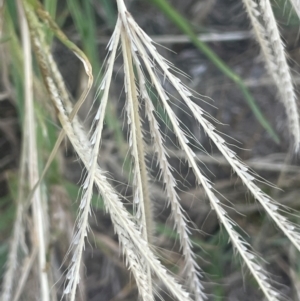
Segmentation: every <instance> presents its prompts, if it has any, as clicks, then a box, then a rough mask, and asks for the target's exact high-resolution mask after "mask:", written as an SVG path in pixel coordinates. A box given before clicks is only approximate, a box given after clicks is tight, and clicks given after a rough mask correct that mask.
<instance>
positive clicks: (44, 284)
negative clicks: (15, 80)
mask: <svg viewBox="0 0 300 301" xmlns="http://www.w3.org/2000/svg"><path fill="white" fill-rule="evenodd" d="M19 4H20V5H19V13H20V22H21V33H22V44H23V52H24V91H25V93H24V99H25V115H27V116H28V119H27V121H28V124H27V126H28V148H29V150H28V162H27V164H28V181H29V187H30V188H31V189H32V188H33V187H34V185H35V184H36V183H37V182H38V180H39V172H38V156H37V143H36V122H35V117H34V104H33V82H32V79H33V74H32V56H31V42H30V33H29V28H28V24H27V20H26V17H25V13H24V10H23V6H22V4H21V3H20V2H19ZM32 209H33V210H32V212H33V224H34V231H33V233H32V235H33V237H32V243H33V245H37V247H38V276H39V283H40V298H41V299H42V300H45V301H48V300H50V289H49V280H48V275H47V269H46V264H47V261H46V253H47V252H46V249H47V232H48V231H47V227H48V222H47V213H46V204H45V203H44V202H43V197H42V194H41V191H40V188H39V187H38V188H37V190H36V191H35V193H34V195H33V197H32Z"/></svg>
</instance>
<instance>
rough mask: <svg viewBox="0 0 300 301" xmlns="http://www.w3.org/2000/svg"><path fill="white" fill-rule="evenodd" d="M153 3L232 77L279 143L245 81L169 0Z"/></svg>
mask: <svg viewBox="0 0 300 301" xmlns="http://www.w3.org/2000/svg"><path fill="white" fill-rule="evenodd" d="M150 2H152V3H153V4H155V5H156V6H157V7H159V9H160V10H161V11H162V12H163V13H164V14H165V15H166V16H167V17H168V18H169V19H170V20H171V21H172V22H173V23H174V24H175V25H176V26H177V27H178V28H179V29H180V30H181V31H182V32H183V33H185V34H186V35H187V36H188V37H189V38H190V40H191V42H192V43H193V44H194V45H195V46H196V47H197V48H198V49H199V50H200V51H201V52H202V53H203V54H204V55H205V56H206V57H207V58H208V59H209V60H210V61H211V62H212V63H213V64H214V65H215V66H216V67H217V68H218V69H219V70H220V71H222V72H223V73H224V75H226V76H227V77H228V78H230V79H231V80H232V81H233V82H234V83H235V84H237V85H238V87H239V88H240V90H241V92H242V93H243V95H244V98H245V100H246V102H247V104H248V106H249V107H250V108H251V110H252V112H253V114H254V115H255V117H256V119H257V120H258V121H259V123H260V124H261V125H262V127H263V128H264V129H265V130H266V131H267V132H268V133H269V135H270V136H271V137H272V139H273V140H274V141H275V142H276V143H279V141H280V139H279V137H278V135H277V134H276V132H275V131H274V130H273V128H272V126H271V125H270V123H269V122H268V120H267V119H266V118H265V117H264V115H263V114H262V112H261V110H260V109H259V107H258V106H257V104H256V101H255V99H254V98H253V97H252V95H251V94H250V92H249V90H248V89H247V87H246V85H245V83H244V81H243V80H242V79H241V78H240V77H239V76H238V75H237V74H236V73H235V72H233V71H232V70H231V69H230V68H229V66H227V64H226V63H225V62H223V61H222V60H221V59H220V58H219V57H218V56H217V55H216V54H215V52H214V51H213V50H212V49H211V48H210V47H209V46H208V45H207V44H206V43H204V42H202V41H200V40H199V39H198V37H197V35H196V33H195V32H194V31H193V30H192V28H191V25H190V24H189V22H188V21H187V20H186V19H185V18H184V17H183V16H181V15H180V13H179V12H177V11H176V10H175V9H174V8H173V7H172V6H171V5H170V4H169V3H168V1H167V0H150Z"/></svg>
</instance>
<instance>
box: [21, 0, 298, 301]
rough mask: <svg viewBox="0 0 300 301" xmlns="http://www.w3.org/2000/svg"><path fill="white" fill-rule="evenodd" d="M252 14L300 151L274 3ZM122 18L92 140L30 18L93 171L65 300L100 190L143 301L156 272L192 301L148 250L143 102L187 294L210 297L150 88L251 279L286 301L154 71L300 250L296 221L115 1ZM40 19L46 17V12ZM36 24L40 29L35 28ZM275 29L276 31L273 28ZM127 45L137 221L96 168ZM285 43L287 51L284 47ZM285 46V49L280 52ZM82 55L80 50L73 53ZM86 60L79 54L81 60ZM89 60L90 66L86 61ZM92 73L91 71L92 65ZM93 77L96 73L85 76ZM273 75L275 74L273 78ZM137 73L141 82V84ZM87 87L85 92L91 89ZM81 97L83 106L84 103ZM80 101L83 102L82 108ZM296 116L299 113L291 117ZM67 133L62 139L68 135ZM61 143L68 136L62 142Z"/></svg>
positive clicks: (62, 109)
mask: <svg viewBox="0 0 300 301" xmlns="http://www.w3.org/2000/svg"><path fill="white" fill-rule="evenodd" d="M244 3H245V5H246V7H247V10H248V13H249V16H250V18H251V20H252V23H253V24H254V25H253V26H254V29H255V32H256V35H257V37H258V40H260V39H261V40H264V39H266V37H268V40H267V41H264V42H263V43H262V51H263V53H264V55H265V56H266V58H267V65H268V68H269V69H270V70H269V71H272V72H273V73H276V72H277V71H278V72H279V70H278V69H280V73H279V75H276V74H275V75H274V80H275V82H276V83H278V82H279V77H281V78H283V80H284V82H285V84H286V87H284V88H283V89H282V90H280V94H281V96H282V97H283V98H284V99H285V100H284V101H283V102H284V104H285V106H286V110H287V112H288V113H289V112H290V111H292V112H291V114H288V115H289V118H290V120H289V121H290V128H291V131H292V133H293V135H294V139H295V143H296V146H298V144H299V139H300V137H299V129H298V126H299V124H298V123H299V120H298V113H297V110H295V95H294V92H293V86H292V83H291V78H290V74H289V70H288V67H287V63H286V59H285V56H284V50H283V47H282V44H281V42H280V37H279V33H278V29H277V25H276V23H275V25H274V24H273V23H272V22H273V21H274V20H273V19H274V18H273V15H272V11H270V8H271V7H270V5H269V1H268V0H261V2H260V5H259V7H258V6H257V4H255V2H254V1H248V0H247V1H246V0H244ZM117 5H118V11H119V16H118V20H117V23H116V27H115V30H114V32H113V35H112V38H111V40H110V42H109V44H108V53H109V54H108V58H107V64H106V70H105V74H104V77H103V80H102V82H101V84H100V87H99V89H98V91H97V95H96V97H98V96H100V99H101V104H100V106H99V108H98V110H97V112H96V115H95V118H94V120H93V123H92V127H91V131H90V133H89V134H87V133H86V132H85V131H84V129H83V127H82V126H81V124H80V121H79V120H78V118H77V116H76V112H77V111H78V108H79V106H80V105H79V104H78V105H76V106H75V108H73V106H72V103H71V102H70V100H69V98H68V93H67V92H66V88H65V86H64V84H63V81H62V80H61V75H60V74H59V71H58V68H57V66H56V64H55V62H54V60H53V58H52V56H51V54H50V51H49V49H48V47H46V46H45V43H44V41H43V37H42V36H41V34H40V31H39V30H38V28H37V27H38V26H36V23H37V21H32V20H34V18H35V17H34V16H31V17H30V16H29V15H30V13H31V12H30V10H28V12H27V14H28V16H29V19H30V18H31V21H30V22H31V23H30V25H31V32H32V42H33V45H34V47H35V52H36V56H37V60H38V62H39V65H40V68H41V70H42V73H43V77H44V81H45V85H46V87H47V89H48V92H49V94H50V97H51V100H52V102H53V104H54V106H55V108H56V110H57V115H58V118H59V120H60V123H61V124H62V127H63V131H64V133H65V134H66V135H67V137H68V138H69V139H70V141H71V143H72V145H73V147H74V149H75V151H76V153H77V154H78V156H79V158H80V159H81V161H82V162H83V164H84V165H85V167H86V169H87V173H86V178H85V180H84V182H83V187H82V196H81V201H80V205H79V215H78V218H77V221H76V226H75V231H74V232H75V233H74V237H73V240H72V245H71V247H70V250H69V254H71V253H72V262H71V264H70V266H69V268H68V272H67V283H66V287H65V290H64V295H67V296H68V297H70V300H71V301H74V300H75V295H76V291H77V286H78V283H79V281H80V277H79V270H80V265H81V262H82V254H83V251H84V248H85V239H86V236H87V234H88V232H89V230H90V228H89V224H88V218H89V215H90V213H91V206H90V205H91V204H90V203H91V198H92V194H93V187H94V186H96V187H97V189H98V190H99V193H100V194H101V196H102V197H103V200H104V204H105V208H106V210H107V212H108V213H109V214H110V217H111V220H112V223H113V225H114V229H115V231H116V233H117V234H118V237H119V243H120V245H121V247H122V250H123V253H124V255H125V257H126V263H127V265H128V267H129V269H130V270H131V271H132V273H133V275H134V277H135V279H136V283H137V286H138V290H139V293H140V296H141V297H142V298H143V300H145V301H153V300H154V293H157V290H154V289H153V288H152V274H153V275H156V276H157V278H158V279H159V280H160V281H161V282H162V283H163V284H164V285H165V287H166V288H167V289H168V290H169V291H170V293H171V294H172V296H173V297H174V299H177V300H180V301H191V300H192V299H191V298H190V296H189V294H188V293H187V292H186V291H185V290H184V289H183V288H182V286H181V285H179V284H178V283H177V282H176V281H175V280H174V278H173V277H171V276H170V275H169V274H168V273H167V271H166V269H165V268H164V267H163V266H162V265H161V263H160V262H159V261H158V260H157V258H156V257H155V255H154V254H153V252H152V251H151V249H150V247H149V234H150V231H151V223H152V216H151V205H150V196H149V192H148V186H147V185H148V183H147V169H146V162H145V157H144V149H143V144H144V142H143V135H142V127H141V125H142V124H141V121H140V118H141V117H140V115H139V101H140V102H143V103H144V104H145V110H146V116H147V118H148V121H149V125H150V131H151V135H152V139H153V143H154V146H155V151H156V153H157V161H158V164H159V168H160V174H161V177H162V179H163V182H164V188H165V191H166V194H167V197H168V202H169V204H170V206H171V209H172V215H173V218H174V222H175V229H176V231H177V232H178V234H179V238H180V243H181V247H182V252H183V255H184V259H185V272H186V274H187V279H188V286H189V291H190V293H191V294H192V295H193V299H194V300H196V301H202V300H204V299H206V296H205V294H204V293H203V287H202V284H201V282H200V279H199V278H200V277H201V273H200V272H201V270H200V268H199V267H198V265H197V263H196V260H195V255H194V253H193V251H192V244H191V241H190V239H189V234H190V233H189V229H188V224H187V218H186V217H185V212H184V210H183V209H182V207H181V206H180V203H179V197H178V194H177V192H176V189H175V187H176V181H175V178H174V176H173V174H172V168H171V166H170V164H169V162H168V154H167V151H166V148H165V145H164V140H163V137H162V135H161V133H160V128H159V124H158V122H157V120H156V117H155V114H154V111H155V110H154V107H153V104H152V102H151V100H150V96H149V94H148V90H147V86H146V85H147V84H148V80H147V77H146V74H147V76H148V77H149V79H150V81H149V84H150V85H151V86H152V87H153V88H154V89H155V90H156V92H157V94H158V98H159V101H160V103H161V105H162V106H163V108H164V110H165V112H166V113H167V115H168V118H169V120H170V124H171V127H172V130H173V132H174V134H175V136H176V138H177V141H178V145H179V147H180V148H181V149H182V150H183V152H184V153H185V155H186V160H187V163H188V165H189V167H190V168H191V170H192V171H193V173H194V174H195V177H196V181H197V184H198V185H199V186H200V185H201V186H202V187H203V189H204V190H205V192H206V194H207V196H208V198H209V201H210V204H211V208H212V209H213V210H214V211H215V213H216V215H217V217H218V219H219V221H220V223H221V224H222V225H223V226H224V228H225V229H226V231H227V232H228V235H229V237H230V241H231V243H232V245H233V247H234V249H235V250H236V252H237V253H238V254H239V255H240V257H241V258H242V261H243V262H244V263H245V264H246V266H247V267H248V269H249V270H250V272H251V274H252V275H253V277H254V278H255V279H256V281H257V283H258V284H259V286H260V288H261V290H262V292H263V293H264V295H265V296H266V298H267V299H268V300H269V301H277V300H280V295H279V293H278V292H277V291H276V290H275V289H274V288H273V287H272V286H271V285H270V281H269V277H268V274H267V272H266V271H265V270H264V269H263V267H261V266H260V258H259V257H258V256H257V255H255V253H254V252H253V251H252V249H251V247H250V245H249V244H248V243H247V242H246V241H245V240H244V239H243V238H242V236H241V235H240V234H239V233H238V232H237V231H236V229H237V225H236V224H235V222H234V221H232V220H231V219H230V217H229V216H228V214H227V212H226V211H225V209H224V207H225V206H223V204H222V203H221V201H220V199H219V198H218V197H217V196H216V193H215V190H214V188H213V185H212V183H211V182H210V180H209V179H208V178H206V176H205V175H204V174H203V173H202V171H201V168H200V167H199V166H198V164H197V162H196V158H195V154H194V152H193V150H192V148H191V146H190V143H189V139H190V137H189V136H188V135H187V134H186V132H185V131H184V130H183V127H182V125H181V123H180V121H179V120H178V117H177V116H176V115H175V113H174V111H173V110H172V108H171V105H170V98H169V96H168V94H167V92H166V91H165V90H164V88H163V83H162V80H161V79H160V78H159V77H158V76H157V73H156V68H157V69H159V71H160V72H162V74H163V76H164V79H163V80H164V81H165V80H167V81H168V82H169V83H170V84H171V85H172V86H173V87H174V88H175V89H176V91H177V92H178V94H179V95H180V97H181V99H182V101H183V103H184V104H185V105H186V106H187V107H188V108H189V110H190V111H191V112H192V115H193V117H194V118H195V120H196V121H197V122H198V123H199V124H200V125H201V127H202V128H203V129H204V131H205V133H206V134H207V135H208V136H209V138H210V139H211V141H212V142H213V143H214V144H215V145H216V147H217V148H218V149H219V151H220V152H221V153H222V154H223V156H224V157H225V158H226V160H227V161H228V162H229V164H230V165H231V167H232V169H233V170H234V171H235V172H236V174H237V175H238V176H239V178H240V179H241V180H242V182H243V183H244V184H245V185H246V186H247V188H248V189H249V190H250V192H251V193H252V194H253V196H254V197H255V198H256V200H257V201H259V202H260V204H261V205H262V206H263V208H264V210H265V211H266V212H267V214H268V215H269V216H270V217H271V218H272V220H273V221H274V222H275V224H276V225H277V226H278V227H279V228H280V229H281V230H282V231H283V232H284V233H285V235H286V236H287V237H288V238H289V240H290V241H291V242H292V243H293V244H294V245H295V246H296V248H297V249H298V250H299V251H300V232H299V227H297V226H296V225H293V224H292V223H290V222H289V221H288V220H287V219H286V218H285V217H283V216H282V215H281V214H280V213H281V212H285V210H284V208H283V207H281V206H280V205H279V204H278V203H277V202H275V201H274V200H272V199H271V198H270V197H268V196H267V195H266V194H264V193H263V192H262V191H261V190H260V188H259V187H258V186H257V185H256V184H255V182H254V181H255V175H254V173H252V172H251V171H249V169H248V167H247V166H246V165H244V164H243V163H242V162H241V161H240V160H239V159H238V158H237V156H236V154H235V153H234V152H233V151H232V150H230V149H229V147H228V146H227V144H226V142H225V140H224V139H223V138H222V137H221V136H220V135H219V134H218V132H217V131H216V129H215V127H214V125H213V124H212V123H211V121H210V120H211V119H212V118H211V116H209V115H208V114H207V113H205V112H204V111H203V110H202V109H201V108H200V107H199V106H198V105H197V104H196V103H194V102H193V101H192V99H191V98H192V96H193V95H192V93H191V92H190V91H189V89H188V88H187V87H186V86H185V85H184V84H183V83H182V82H181V81H180V79H178V78H177V77H176V76H175V75H174V73H172V72H171V70H172V65H171V64H170V63H169V62H167V61H166V60H165V59H164V58H163V57H162V56H161V55H160V54H159V53H158V51H157V50H156V48H155V46H154V44H153V42H152V40H151V39H150V38H149V37H148V36H147V34H146V33H145V32H144V31H143V30H142V29H141V28H140V27H139V26H138V25H137V24H136V22H135V21H134V19H133V18H132V16H131V15H130V14H129V12H128V11H127V9H126V7H125V4H124V2H123V0H117ZM40 13H41V12H40ZM262 21H263V22H264V23H268V22H269V23H270V24H271V23H272V24H273V25H272V24H271V25H270V26H271V27H265V25H266V24H262ZM35 22H36V23H35ZM272 26H275V27H276V29H274V28H272ZM119 45H121V51H122V53H123V60H124V74H125V79H124V86H125V92H126V110H127V118H128V126H129V132H130V135H129V145H130V149H131V154H132V158H133V188H134V198H133V203H134V205H136V214H135V216H132V215H130V214H129V212H128V211H127V210H126V209H125V208H124V206H123V204H122V202H121V200H120V198H119V196H118V194H117V192H116V191H115V190H114V188H113V187H112V186H111V185H110V183H109V181H108V179H107V177H106V175H105V173H104V172H103V171H102V170H101V169H100V167H99V165H98V154H99V150H100V145H101V137H102V130H103V123H104V116H105V111H106V105H107V102H108V99H109V89H110V85H111V79H112V74H113V66H114V61H115V59H116V56H117V51H118V46H119ZM280 45H281V46H280ZM279 46H280V47H281V48H280V49H279ZM75 53H76V51H75ZM79 57H80V55H79ZM83 62H85V61H84V60H83ZM86 70H89V66H86ZM87 72H90V70H89V71H87ZM272 72H271V74H272ZM136 75H137V78H136ZM88 90H89V89H87V91H88ZM84 98H85V97H83V98H82V99H81V101H80V102H82V101H83V100H84ZM80 102H79V103H80ZM292 113H293V114H292ZM63 135H64V134H61V136H60V137H63ZM61 139H62V138H61Z"/></svg>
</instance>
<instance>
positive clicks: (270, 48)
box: [243, 0, 300, 151]
mask: <svg viewBox="0 0 300 301" xmlns="http://www.w3.org/2000/svg"><path fill="white" fill-rule="evenodd" d="M243 2H244V5H245V8H246V11H247V13H248V16H249V18H250V20H251V23H252V26H253V31H254V34H255V37H256V39H257V41H258V43H259V44H260V46H261V50H262V54H263V57H264V61H265V63H266V66H267V69H268V72H269V74H270V76H271V77H272V78H273V80H274V82H275V84H276V87H277V89H278V92H279V98H280V100H281V102H282V103H283V105H284V107H285V110H286V115H287V118H288V124H289V131H290V133H291V134H292V136H293V139H294V144H295V149H296V151H297V150H298V149H299V146H300V124H299V112H298V106H297V97H296V93H295V90H294V86H293V81H292V77H291V73H290V69H289V66H288V63H287V59H286V55H285V49H284V43H283V41H282V40H281V38H280V33H279V29H278V25H277V23H276V20H275V17H274V14H273V11H272V7H271V3H270V1H269V0H261V1H259V2H258V3H257V2H256V1H254V0H243ZM298 2H299V1H298Z"/></svg>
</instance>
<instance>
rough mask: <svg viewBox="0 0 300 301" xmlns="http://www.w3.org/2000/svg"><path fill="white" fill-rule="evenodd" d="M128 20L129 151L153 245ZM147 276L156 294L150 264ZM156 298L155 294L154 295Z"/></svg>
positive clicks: (143, 224) (139, 210)
mask: <svg viewBox="0 0 300 301" xmlns="http://www.w3.org/2000/svg"><path fill="white" fill-rule="evenodd" d="M124 19H125V18H124V17H122V16H121V18H120V20H122V32H121V41H122V52H123V60H124V74H125V77H124V81H125V83H124V85H125V93H126V97H127V120H128V121H127V123H128V125H129V128H130V134H129V147H130V148H131V154H132V158H133V181H132V182H133V187H134V197H133V205H134V211H136V212H135V217H136V219H137V224H138V227H139V228H140V231H141V233H142V237H143V239H145V241H147V242H150V236H151V234H152V233H151V232H152V230H151V229H152V223H153V221H152V219H153V217H152V214H151V204H150V196H149V189H148V177H147V169H146V163H145V152H144V141H143V135H142V128H141V122H140V115H139V103H138V93H137V89H136V84H135V76H134V70H133V65H132V50H131V44H130V43H129V41H128V37H127V34H126V30H125V28H126V27H125V25H124ZM125 22H126V20H125ZM144 270H145V274H146V275H147V280H148V288H149V291H150V292H151V291H152V280H151V269H150V267H149V266H148V264H147V263H145V268H144ZM150 295H151V296H152V295H153V294H152V293H150Z"/></svg>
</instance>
